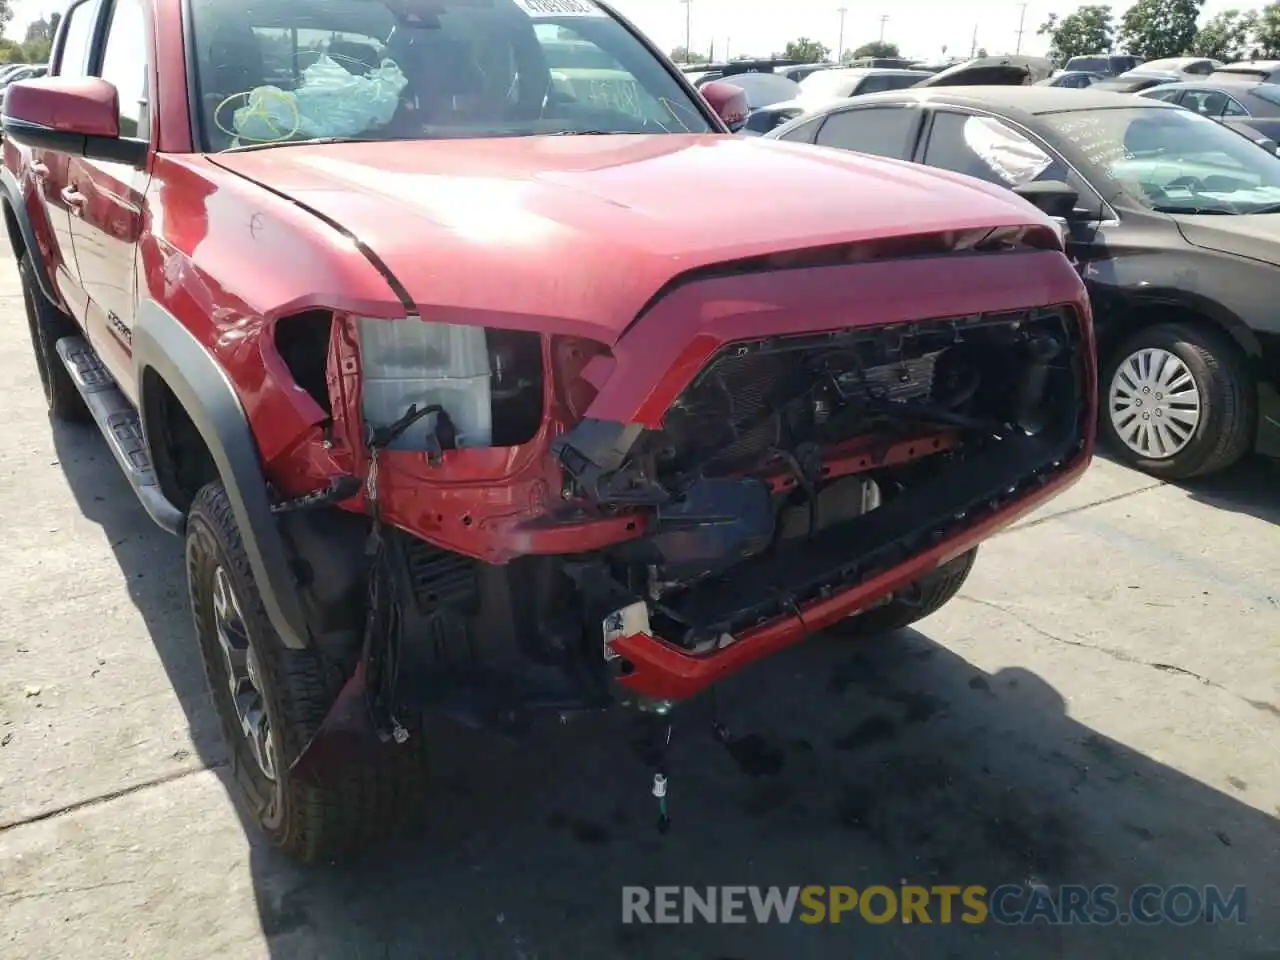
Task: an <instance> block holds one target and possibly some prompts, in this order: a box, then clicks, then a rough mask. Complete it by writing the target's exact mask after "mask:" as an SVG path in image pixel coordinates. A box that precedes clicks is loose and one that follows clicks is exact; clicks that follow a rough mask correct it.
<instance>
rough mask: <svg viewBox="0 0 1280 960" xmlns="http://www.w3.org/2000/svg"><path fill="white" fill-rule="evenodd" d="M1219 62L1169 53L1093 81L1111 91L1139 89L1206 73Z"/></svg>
mask: <svg viewBox="0 0 1280 960" xmlns="http://www.w3.org/2000/svg"><path fill="white" fill-rule="evenodd" d="M1221 66H1222V63H1221V62H1219V61H1217V60H1210V59H1208V58H1207V57H1170V58H1168V59H1165V60H1149V61H1147V62H1146V63H1144V64H1142V65H1141V66H1139V67H1136V68H1134V69H1133V70H1128V71H1126V72H1125V73H1122V74H1120V75H1119V76H1116V77H1108V78H1107V79H1105V80H1100V81H1099V82H1098V83H1096V84H1094V85H1093V86H1094V88H1095V89H1098V90H1110V91H1112V92H1113V93H1138V92H1139V91H1142V90H1146V89H1149V88H1150V87H1155V86H1159V85H1160V84H1162V83H1180V82H1182V81H1184V80H1195V79H1197V78H1200V77H1207V76H1209V75H1210V74H1211V73H1213V72H1214V71H1215V70H1217V69H1218V68H1219V67H1221Z"/></svg>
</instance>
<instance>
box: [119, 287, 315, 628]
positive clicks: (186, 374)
mask: <svg viewBox="0 0 1280 960" xmlns="http://www.w3.org/2000/svg"><path fill="white" fill-rule="evenodd" d="M133 358H134V365H135V368H136V370H137V373H138V379H137V382H138V384H139V389H140V390H145V389H146V383H147V381H148V380H149V379H150V378H147V377H144V376H143V374H144V373H145V372H146V371H147V370H152V371H154V372H155V373H156V374H157V375H158V376H159V377H160V378H161V379H162V380H163V381H164V382H165V384H166V385H167V386H168V387H169V389H170V390H172V391H173V394H174V396H175V397H176V398H177V400H178V402H179V403H180V404H182V407H183V409H184V410H185V411H186V413H187V416H189V417H190V418H191V422H192V423H193V424H195V427H196V429H197V430H198V431H199V433H200V436H201V437H202V438H203V440H204V443H205V446H207V447H208V449H209V453H210V455H211V456H212V457H213V462H214V465H215V466H216V467H217V470H218V476H219V478H220V479H221V480H222V483H223V486H225V487H226V490H227V497H228V499H229V500H230V502H231V510H232V512H233V513H234V514H235V519H236V525H237V526H238V527H239V528H240V536H241V538H242V540H243V542H244V548H245V553H246V554H247V556H248V558H249V565H250V568H251V569H252V570H253V578H254V582H255V583H256V585H257V587H258V592H259V593H260V594H261V595H262V604H263V607H264V608H265V610H266V613H267V617H268V618H269V619H270V621H271V625H272V627H274V628H275V630H276V633H278V634H279V636H280V639H281V640H282V641H283V642H284V644H285V646H287V647H290V648H292V649H303V648H305V647H307V646H308V645H309V643H310V631H309V630H308V629H307V625H306V619H305V617H304V615H303V606H302V600H301V597H300V592H299V588H298V585H297V583H296V581H295V580H294V577H293V573H292V568H291V566H290V564H289V555H288V552H287V550H286V549H285V543H284V537H283V535H282V534H281V532H280V527H279V525H278V524H277V522H276V518H275V515H274V514H273V513H272V512H271V500H270V497H269V496H268V494H267V481H266V477H265V476H264V475H263V472H262V464H261V461H260V460H259V458H258V447H257V444H256V442H255V441H254V438H253V431H252V430H250V428H249V421H248V419H247V418H246V417H245V413H244V408H243V407H242V406H241V404H240V398H239V397H238V396H237V395H236V392H235V389H234V388H233V387H232V385H231V381H230V380H229V379H228V378H227V375H226V373H225V372H224V371H223V369H222V367H221V366H220V365H219V364H218V362H217V360H215V359H214V358H213V356H212V355H211V354H210V353H209V352H208V351H207V350H206V349H205V348H204V346H203V345H202V344H201V343H200V341H198V340H197V339H196V338H195V337H194V336H192V334H191V332H190V331H189V330H188V329H187V328H186V327H185V326H183V324H182V322H181V321H179V320H178V319H177V318H176V317H175V316H174V315H173V314H171V313H170V312H169V311H168V310H166V309H165V308H164V307H163V306H161V305H160V304H159V303H157V302H156V301H154V300H145V301H144V302H142V303H141V304H140V305H139V307H138V312H137V316H136V318H135V322H134V326H133ZM139 400H140V403H139V406H140V408H141V410H142V411H143V418H144V419H143V432H144V434H145V435H146V436H147V437H148V446H150V440H149V438H150V437H152V436H154V435H155V434H154V432H153V431H152V430H151V429H149V426H150V425H148V424H147V423H146V414H145V411H146V410H147V409H148V404H147V402H146V397H143V396H140V397H139Z"/></svg>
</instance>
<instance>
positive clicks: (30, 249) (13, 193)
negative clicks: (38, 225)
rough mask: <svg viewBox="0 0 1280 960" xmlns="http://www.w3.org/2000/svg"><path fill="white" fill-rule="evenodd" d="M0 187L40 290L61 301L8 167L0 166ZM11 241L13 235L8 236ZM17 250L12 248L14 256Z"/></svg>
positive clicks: (55, 301) (17, 186)
mask: <svg viewBox="0 0 1280 960" xmlns="http://www.w3.org/2000/svg"><path fill="white" fill-rule="evenodd" d="M0 188H3V190H4V197H5V199H6V200H7V201H8V203H9V209H10V210H12V211H13V219H14V222H16V223H17V224H18V232H19V233H20V234H21V235H22V237H21V239H22V245H23V247H25V248H26V251H27V258H28V259H29V260H30V261H31V269H32V270H33V271H34V272H35V277H36V283H37V284H39V286H40V292H41V293H43V294H44V295H45V298H46V299H47V300H48V301H49V302H50V303H55V304H56V303H61V302H62V299H61V298H60V297H59V296H58V293H57V291H56V290H54V288H53V279H52V278H51V277H50V276H49V268H48V267H47V266H46V265H45V262H44V257H42V256H41V255H40V243H39V241H38V240H37V239H36V230H35V227H34V226H32V224H31V217H30V216H29V215H28V213H27V203H26V200H25V198H24V197H23V196H22V186H21V184H19V183H18V178H17V177H15V176H14V175H13V171H12V170H10V169H9V168H8V167H5V166H0ZM9 239H10V241H11V242H12V241H13V239H14V238H13V237H10V238H9ZM17 253H18V251H17V250H16V249H15V250H14V255H15V256H16V255H17Z"/></svg>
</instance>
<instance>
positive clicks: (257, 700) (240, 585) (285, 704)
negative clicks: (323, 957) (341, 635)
mask: <svg viewBox="0 0 1280 960" xmlns="http://www.w3.org/2000/svg"><path fill="white" fill-rule="evenodd" d="M186 564H187V582H188V587H189V592H190V596H191V605H192V612H193V614H194V618H195V627H196V634H197V637H198V639H199V643H200V652H201V657H202V659H203V661H204V668H205V676H206V678H207V680H208V683H209V692H210V695H211V697H212V700H213V704H214V707H215V710H216V711H217V714H218V719H219V721H220V724H221V726H222V729H223V734H224V736H225V738H226V743H227V748H228V753H229V757H230V767H231V780H232V783H233V784H234V787H233V792H234V793H236V795H237V800H239V801H240V803H241V806H242V807H243V809H244V810H245V811H246V813H247V815H248V817H249V819H250V820H252V821H253V823H254V824H255V825H256V826H257V827H258V828H259V829H261V830H262V831H263V832H264V833H265V834H266V835H267V837H268V838H269V839H270V841H271V843H272V844H273V845H274V846H276V847H277V848H279V849H280V850H282V851H283V852H285V853H286V854H288V855H289V856H291V857H293V858H294V859H296V860H299V861H302V862H315V861H318V860H331V859H339V858H343V857H345V856H348V855H352V854H355V853H357V852H359V851H361V850H363V849H365V848H368V847H371V846H373V845H376V844H377V843H378V842H380V841H383V840H386V839H387V838H388V837H389V836H391V835H393V834H395V833H397V832H401V831H403V830H405V829H408V828H410V827H413V826H416V825H418V823H419V822H420V818H421V816H422V814H423V812H424V810H425V806H426V803H425V800H426V795H427V783H428V777H427V763H426V752H425V750H424V749H423V748H422V744H421V742H420V739H419V738H418V737H413V738H411V740H410V741H409V742H408V743H407V744H402V745H399V746H397V747H394V748H391V749H389V750H388V752H386V753H385V754H382V755H380V757H379V758H378V759H377V760H374V759H373V758H370V759H369V760H368V761H367V762H357V763H353V764H351V765H350V766H349V767H346V768H344V769H342V770H339V771H337V773H336V774H335V775H334V776H332V777H328V778H326V782H325V783H324V784H323V786H320V785H315V784H312V783H309V782H304V781H301V780H299V779H298V778H296V777H294V776H293V774H292V771H291V769H290V765H291V764H292V763H293V761H294V760H295V759H296V758H297V757H298V755H299V754H300V753H301V752H302V750H303V748H304V747H305V746H306V745H307V744H308V743H309V742H310V739H311V737H312V736H313V735H314V734H315V732H316V730H317V729H318V728H319V726H320V724H321V722H322V721H323V720H324V718H325V716H326V715H327V713H328V710H329V707H330V706H331V705H332V703H333V700H334V698H335V696H336V695H337V692H338V690H339V688H340V687H341V684H342V682H343V671H341V670H340V669H336V668H335V667H334V666H333V665H332V664H329V663H327V662H326V661H325V660H324V659H323V658H322V657H321V656H320V655H319V654H318V653H317V652H315V651H312V650H291V649H289V648H287V647H285V645H284V644H283V643H282V642H281V640H280V638H279V636H278V635H277V634H276V632H275V630H274V629H273V628H272V627H271V623H270V621H269V620H268V618H267V615H266V612H265V610H264V608H263V605H262V598H261V595H260V594H259V592H258V589H257V587H256V585H255V584H254V579H253V574H252V571H251V569H250V566H249V561H248V558H247V556H246V554H245V550H244V545H243V543H242V541H241V537H240V532H239V529H238V527H237V525H236V521H235V518H234V516H233V514H232V510H231V504H230V501H229V499H228V497H227V492H226V490H225V489H224V487H223V485H222V483H221V482H217V481H215V482H213V483H210V484H208V485H207V486H205V487H204V488H203V489H201V490H200V492H199V493H198V494H197V495H196V498H195V501H194V502H193V504H192V507H191V510H190V513H189V515H188V519H187V533H186ZM224 647H225V648H226V650H228V651H231V652H224ZM233 659H234V660H235V661H236V662H235V663H234V664H233ZM233 671H234V673H235V675H236V683H237V689H238V690H239V691H240V695H239V697H235V696H233V695H232V693H231V685H232V680H231V677H232V673H233ZM246 680H247V681H248V685H247V686H246V684H245V681H246ZM237 701H239V703H240V706H239V707H238V706H237ZM246 718H249V719H248V720H246ZM254 721H256V725H255V723H254ZM264 722H265V730H263V724H264ZM251 726H252V727H253V729H254V730H255V732H256V733H257V736H255V737H251V736H249V735H248V733H247V732H246V731H247V730H248V729H249V728H250V727H251ZM255 743H256V744H257V745H258V746H257V749H255ZM263 758H265V759H266V763H265V764H264V763H263Z"/></svg>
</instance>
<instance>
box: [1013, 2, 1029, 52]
mask: <svg viewBox="0 0 1280 960" xmlns="http://www.w3.org/2000/svg"><path fill="white" fill-rule="evenodd" d="M1018 6H1019V8H1021V10H1022V13H1020V14H1019V15H1018V45H1017V46H1016V47H1014V48H1013V52H1014V53H1015V54H1018V53H1021V52H1022V28H1023V27H1024V26H1025V25H1026V22H1027V5H1026V4H1025V3H1020V4H1018Z"/></svg>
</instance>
